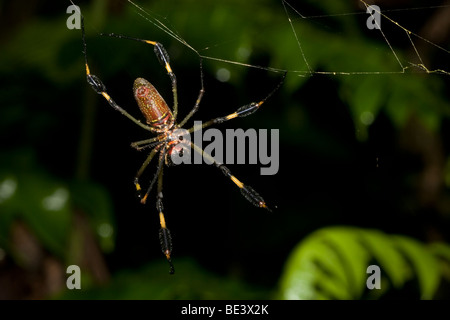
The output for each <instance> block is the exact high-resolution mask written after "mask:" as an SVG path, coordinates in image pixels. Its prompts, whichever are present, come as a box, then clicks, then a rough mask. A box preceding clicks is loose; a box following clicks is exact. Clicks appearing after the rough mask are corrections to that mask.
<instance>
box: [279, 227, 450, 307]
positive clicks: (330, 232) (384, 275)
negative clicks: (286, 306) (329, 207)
mask: <svg viewBox="0 0 450 320" xmlns="http://www.w3.org/2000/svg"><path fill="white" fill-rule="evenodd" d="M370 265H377V266H379V267H380V270H381V274H380V276H381V277H380V278H381V279H380V288H378V289H376V288H374V289H372V290H370V289H368V287H367V285H366V281H367V279H368V277H369V276H371V275H372V272H369V271H367V268H368V266H370ZM449 270H450V246H448V245H446V244H443V243H433V244H431V245H424V244H422V243H420V242H419V241H417V240H415V239H412V238H409V237H405V236H399V235H387V234H385V233H383V232H380V231H378V230H365V229H360V228H351V227H330V228H325V229H321V230H318V231H316V232H315V233H313V234H312V235H310V236H308V237H307V238H306V239H304V240H303V241H302V242H301V243H300V244H299V245H298V246H297V247H296V248H294V250H293V251H292V254H291V256H290V257H289V259H288V261H287V263H286V267H285V270H284V273H283V275H282V278H281V283H280V292H279V296H278V297H279V298H280V299H362V298H365V299H380V298H386V297H390V298H392V297H395V295H397V296H398V297H402V298H403V299H405V298H415V299H418V298H420V299H433V298H435V297H436V298H439V295H437V292H438V289H439V285H440V284H442V285H444V284H446V285H447V286H448V285H449V284H450V273H449ZM366 271H367V272H366ZM414 284H416V286H415V287H414ZM407 285H409V286H412V287H414V290H411V291H410V292H409V293H408V291H402V289H404V287H405V286H407ZM411 292H412V293H411Z"/></svg>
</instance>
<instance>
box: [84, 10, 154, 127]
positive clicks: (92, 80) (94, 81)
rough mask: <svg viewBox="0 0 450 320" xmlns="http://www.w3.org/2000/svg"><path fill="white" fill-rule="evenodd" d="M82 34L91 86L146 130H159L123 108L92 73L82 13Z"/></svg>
mask: <svg viewBox="0 0 450 320" xmlns="http://www.w3.org/2000/svg"><path fill="white" fill-rule="evenodd" d="M80 15H81V13H80ZM81 35H82V42H83V55H84V64H85V68H86V80H87V83H88V84H89V85H90V86H91V88H92V89H93V90H94V91H95V92H97V93H98V94H100V95H102V96H103V98H105V99H106V101H108V103H109V105H110V106H111V107H113V108H114V109H115V110H117V111H119V112H120V113H121V114H123V115H124V116H125V117H127V118H128V119H130V120H131V121H133V122H134V123H135V124H137V125H138V126H140V127H142V128H144V129H145V130H148V131H151V132H157V131H156V130H155V128H152V127H150V126H148V125H146V124H144V123H142V122H141V121H140V120H138V119H136V118H134V117H133V116H132V115H131V114H129V113H128V112H126V111H125V110H124V109H122V108H121V107H120V106H119V105H118V104H117V103H116V102H115V101H114V100H113V99H112V98H111V97H110V95H109V94H108V93H107V92H106V86H105V85H104V84H103V82H102V81H101V80H100V78H99V77H97V76H96V75H94V74H92V73H91V70H90V68H89V64H88V59H87V49H86V48H87V47H86V34H85V31H84V17H83V15H81Z"/></svg>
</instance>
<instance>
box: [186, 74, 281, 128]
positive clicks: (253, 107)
mask: <svg viewBox="0 0 450 320" xmlns="http://www.w3.org/2000/svg"><path fill="white" fill-rule="evenodd" d="M286 74H287V72H285V73H284V74H283V77H282V79H281V81H280V82H279V83H278V84H277V86H276V87H275V88H274V89H273V90H272V91H271V92H270V93H269V94H268V95H267V96H266V97H265V98H264V99H262V100H261V101H259V102H251V103H249V104H246V105H244V106H242V107H240V108H238V109H237V110H236V111H235V112H233V113H230V114H229V115H227V116H224V117H218V118H215V119H212V120H209V121H207V122H205V123H203V124H202V125H201V126H193V127H192V128H190V129H188V130H187V131H188V132H189V133H192V132H195V131H198V130H201V129H203V128H206V127H209V126H211V125H213V124H218V123H222V122H225V121H228V120H231V119H234V118H237V117H241V118H243V117H246V116H248V115H251V114H252V113H254V112H256V111H257V110H258V109H259V107H260V106H261V105H262V104H263V103H264V102H266V101H267V100H268V99H269V98H270V97H271V96H272V95H273V94H274V93H275V92H276V91H277V90H278V89H280V87H281V85H282V84H283V82H284V79H285V78H286Z"/></svg>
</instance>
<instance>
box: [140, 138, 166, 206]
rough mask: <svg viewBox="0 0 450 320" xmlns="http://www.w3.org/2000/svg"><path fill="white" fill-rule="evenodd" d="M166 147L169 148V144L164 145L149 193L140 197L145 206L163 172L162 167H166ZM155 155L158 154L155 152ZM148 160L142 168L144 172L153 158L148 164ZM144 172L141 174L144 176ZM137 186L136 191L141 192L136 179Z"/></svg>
mask: <svg viewBox="0 0 450 320" xmlns="http://www.w3.org/2000/svg"><path fill="white" fill-rule="evenodd" d="M166 147H167V142H166V143H165V144H164V145H163V147H162V148H163V150H162V151H161V152H160V153H159V162H158V167H157V169H156V172H155V175H154V176H153V179H152V181H151V182H150V186H149V187H148V189H147V192H146V193H145V194H144V196H143V197H140V198H141V203H142V204H145V203H146V202H147V198H148V195H149V194H150V191H152V189H153V185H154V184H155V182H156V179H158V176H159V173H160V172H161V170H162V167H163V165H164V157H165V156H166V151H167V149H166ZM155 149H156V148H155ZM155 149H153V150H155ZM153 150H152V152H153ZM158 150H159V149H158ZM155 154H156V152H155ZM150 156H151V154H150V155H149V157H148V158H150ZM153 156H154V155H153ZM148 158H147V160H148ZM147 160H146V161H145V162H144V164H143V165H142V167H141V170H142V172H143V171H144V170H145V167H146V166H147V165H148V163H150V160H151V158H150V160H148V163H147V164H146V162H147ZM141 170H139V172H141ZM139 172H138V174H139ZM142 172H141V174H142ZM135 185H136V190H137V191H138V192H139V191H140V185H139V183H138V184H136V179H135Z"/></svg>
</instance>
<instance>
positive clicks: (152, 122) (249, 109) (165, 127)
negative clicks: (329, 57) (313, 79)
mask: <svg viewBox="0 0 450 320" xmlns="http://www.w3.org/2000/svg"><path fill="white" fill-rule="evenodd" d="M80 16H81V33H82V46H83V55H84V60H85V68H86V79H87V82H88V84H89V85H90V86H91V87H92V89H93V90H94V91H95V92H97V93H98V94H100V95H102V96H103V98H105V100H106V101H107V102H108V103H109V105H110V106H111V107H113V108H114V109H115V110H117V111H119V112H120V113H121V114H123V115H124V116H126V117H127V118H128V119H130V120H131V121H133V122H134V123H135V124H137V125H138V126H140V127H141V128H143V129H145V130H147V131H150V132H152V133H155V134H157V136H156V137H153V138H150V139H146V140H141V141H137V142H133V143H131V146H132V147H133V148H135V149H137V150H142V149H145V148H152V150H151V151H150V153H149V154H148V156H147V158H146V160H145V161H144V163H143V164H142V166H141V167H140V169H139V170H138V172H137V174H136V176H135V178H134V185H135V187H136V191H137V193H138V197H139V198H140V202H141V203H142V204H145V203H146V202H147V198H148V195H149V194H150V192H151V190H152V189H153V186H154V185H155V183H157V195H156V209H157V211H158V213H159V222H160V226H161V228H160V230H159V239H160V244H161V250H162V252H163V254H164V255H165V257H166V259H167V261H168V262H169V265H170V271H169V273H170V274H173V273H174V267H173V264H172V260H171V254H172V238H171V235H170V231H169V229H168V228H167V225H166V221H165V217H164V214H163V201H162V200H163V192H162V186H163V183H162V181H163V166H164V163H165V164H166V165H170V157H171V156H172V155H173V154H174V153H179V152H182V150H183V149H180V146H182V145H184V144H186V143H187V142H185V141H183V139H182V136H179V134H178V133H177V130H178V129H181V128H182V127H183V125H184V124H185V123H186V122H187V121H188V120H189V119H190V118H191V117H192V116H193V115H194V114H195V113H196V112H197V110H198V108H199V106H200V102H201V100H202V97H203V95H204V93H205V89H204V84H203V67H202V59H201V57H200V74H201V77H200V78H201V89H200V92H199V94H198V97H197V100H196V102H195V105H194V107H193V108H192V110H191V111H190V112H189V113H188V114H187V115H186V117H185V118H184V119H183V120H182V121H181V122H180V123H177V116H178V94H177V80H176V76H175V74H174V72H173V71H172V68H171V66H170V63H169V55H168V53H167V51H166V50H165V48H164V47H163V45H162V44H161V43H159V42H156V41H150V40H144V39H138V38H133V37H128V36H123V35H117V34H113V33H110V34H106V36H109V37H116V38H121V39H129V40H133V41H139V42H143V43H145V44H150V45H152V46H154V52H155V55H156V57H157V59H158V61H159V63H160V64H161V65H162V66H163V67H164V68H165V69H166V71H167V74H168V76H169V77H170V80H171V83H172V93H173V107H172V109H170V108H169V106H168V105H167V103H166V102H165V101H164V99H163V97H162V96H161V95H160V94H159V93H158V91H157V90H156V88H155V87H154V86H153V85H152V84H151V83H150V82H148V81H147V80H145V79H143V78H137V79H136V80H135V81H134V85H133V92H134V97H135V99H136V102H137V104H138V106H139V109H140V110H141V112H142V114H143V116H144V118H145V120H146V124H144V123H142V122H141V121H140V120H138V119H136V118H134V117H133V116H132V115H130V114H129V113H128V112H127V111H125V110H124V109H122V108H121V107H120V106H119V105H118V104H117V103H116V102H115V101H114V100H113V99H112V98H111V96H110V95H109V94H108V93H107V90H106V86H105V85H104V84H103V82H102V81H101V80H100V78H99V77H97V76H96V75H94V74H92V73H91V70H90V68H89V64H88V59H87V46H86V35H85V30H84V18H83V15H81V13H80ZM285 77H286V72H285V73H284V74H283V77H282V79H281V81H280V82H279V83H278V85H277V86H276V87H275V88H274V89H273V90H272V91H271V92H270V93H269V94H268V95H267V96H266V97H265V98H264V99H262V100H260V101H259V102H251V103H249V104H246V105H244V106H242V107H240V108H238V109H237V110H236V111H235V112H233V113H231V114H229V115H226V116H223V117H218V118H214V119H212V120H210V121H207V122H205V123H203V124H202V125H201V126H194V127H192V128H190V129H188V130H187V132H188V133H192V132H195V131H197V130H201V129H203V128H206V127H209V126H211V125H213V124H218V123H222V122H225V121H228V120H231V119H234V118H237V117H246V116H248V115H250V114H252V113H254V112H255V111H257V110H258V109H259V107H260V106H261V105H262V104H263V103H264V102H266V100H267V99H269V98H270V97H271V96H272V95H273V94H274V93H275V92H276V91H277V90H278V89H279V88H280V87H281V85H282V84H283V82H284V79H285ZM189 147H191V148H192V149H194V151H196V152H198V153H200V154H201V155H202V156H203V157H205V158H207V159H208V160H209V161H210V162H211V163H212V164H214V166H215V167H217V168H218V169H220V170H221V172H222V173H223V174H224V175H225V176H226V177H228V178H229V179H230V180H231V181H232V182H233V183H234V184H235V185H236V186H237V187H238V188H239V189H240V192H241V194H242V195H243V196H244V198H245V199H247V200H248V201H249V202H251V203H252V204H253V205H255V206H257V207H260V208H264V209H266V210H268V211H271V209H270V208H269V207H268V205H267V204H266V202H265V201H264V199H263V198H262V197H261V196H260V195H259V194H258V193H257V192H256V191H255V190H254V189H253V188H252V187H250V186H248V185H246V184H244V183H243V182H241V181H240V180H238V179H237V178H236V177H235V176H234V175H232V173H231V171H230V170H229V169H228V168H227V167H226V166H225V165H224V164H223V163H221V162H219V161H217V160H216V159H215V158H214V157H212V156H211V155H210V154H208V153H206V152H205V151H204V150H203V149H201V148H200V147H198V146H197V145H196V144H194V143H193V142H190V141H189ZM158 153H159V156H158V157H159V160H158V164H157V169H156V172H155V174H154V176H153V178H152V180H151V182H150V185H149V186H148V188H147V191H146V192H145V193H142V190H141V185H140V183H139V178H140V177H141V175H142V173H143V172H144V171H145V169H146V168H147V166H148V165H149V164H150V162H151V161H152V159H153V158H154V157H155V156H156V155H157V154H158Z"/></svg>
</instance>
